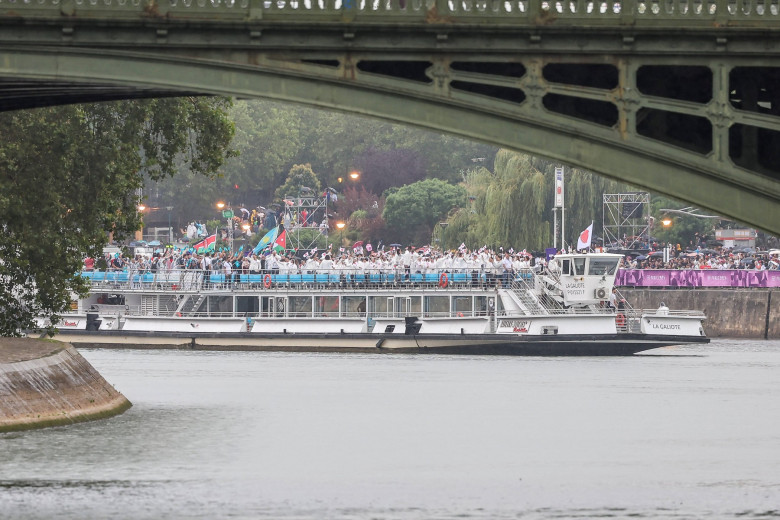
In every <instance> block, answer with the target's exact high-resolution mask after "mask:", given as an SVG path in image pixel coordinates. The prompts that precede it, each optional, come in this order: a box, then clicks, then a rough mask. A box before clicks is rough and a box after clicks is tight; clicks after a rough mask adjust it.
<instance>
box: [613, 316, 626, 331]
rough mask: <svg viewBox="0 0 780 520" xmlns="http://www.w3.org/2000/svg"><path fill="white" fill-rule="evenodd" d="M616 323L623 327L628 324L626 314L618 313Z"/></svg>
mask: <svg viewBox="0 0 780 520" xmlns="http://www.w3.org/2000/svg"><path fill="white" fill-rule="evenodd" d="M615 325H617V326H618V328H621V329H622V328H623V327H625V326H626V316H625V315H624V314H618V315H617V316H615Z"/></svg>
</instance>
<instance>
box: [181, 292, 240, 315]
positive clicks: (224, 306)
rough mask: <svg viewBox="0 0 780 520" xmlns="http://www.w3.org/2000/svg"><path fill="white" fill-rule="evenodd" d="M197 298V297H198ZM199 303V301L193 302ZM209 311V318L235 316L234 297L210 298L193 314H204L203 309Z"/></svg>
mask: <svg viewBox="0 0 780 520" xmlns="http://www.w3.org/2000/svg"><path fill="white" fill-rule="evenodd" d="M196 298H197V297H196ZM193 301H194V302H197V300H193ZM204 305H205V307H206V308H207V309H208V314H209V316H232V315H233V297H232V296H209V297H208V298H206V302H204V303H201V305H200V307H198V308H197V309H194V310H193V311H191V312H203V308H204Z"/></svg>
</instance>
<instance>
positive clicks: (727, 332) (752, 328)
mask: <svg viewBox="0 0 780 520" xmlns="http://www.w3.org/2000/svg"><path fill="white" fill-rule="evenodd" d="M618 290H619V291H620V293H621V294H622V295H623V296H624V297H625V298H626V301H627V302H628V303H629V305H631V306H632V307H633V308H635V309H655V308H658V306H659V305H660V304H661V302H664V303H665V304H666V305H667V306H668V307H669V308H670V309H696V310H701V311H704V314H705V315H706V316H707V321H705V322H704V332H705V333H706V334H707V336H709V337H711V338H723V337H726V338H756V339H780V291H778V290H777V289H759V288H749V289H743V288H734V289H706V288H701V287H697V288H696V289H690V288H682V287H681V288H675V289H668V288H664V289H649V288H641V289H640V288H628V287H620V288H618Z"/></svg>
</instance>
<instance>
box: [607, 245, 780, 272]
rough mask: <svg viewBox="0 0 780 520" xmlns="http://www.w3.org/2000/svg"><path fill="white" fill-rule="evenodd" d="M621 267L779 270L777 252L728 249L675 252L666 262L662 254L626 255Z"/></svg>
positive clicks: (779, 258) (778, 255) (778, 252)
mask: <svg viewBox="0 0 780 520" xmlns="http://www.w3.org/2000/svg"><path fill="white" fill-rule="evenodd" d="M621 267H622V268H624V269H755V270H758V271H764V270H772V271H774V270H778V269H780V251H778V250H770V251H766V252H752V253H751V252H745V251H739V252H734V251H733V250H730V249H722V250H720V251H718V250H712V251H707V252H696V251H692V252H687V253H686V252H677V253H676V254H675V253H673V254H672V255H670V257H669V259H668V260H667V261H664V259H663V256H661V255H656V256H649V257H646V256H645V255H635V256H631V255H628V256H626V257H625V258H624V260H623V264H622V265H621Z"/></svg>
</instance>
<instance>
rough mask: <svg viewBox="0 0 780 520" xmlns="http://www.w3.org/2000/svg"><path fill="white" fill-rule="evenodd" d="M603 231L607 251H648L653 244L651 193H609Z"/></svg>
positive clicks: (606, 195) (606, 197)
mask: <svg viewBox="0 0 780 520" xmlns="http://www.w3.org/2000/svg"><path fill="white" fill-rule="evenodd" d="M603 215H604V216H603V221H602V229H603V230H604V247H605V248H606V249H646V248H648V247H649V246H648V244H649V242H650V227H651V223H652V218H651V217H650V194H649V193H646V192H634V193H605V194H604V213H603Z"/></svg>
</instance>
